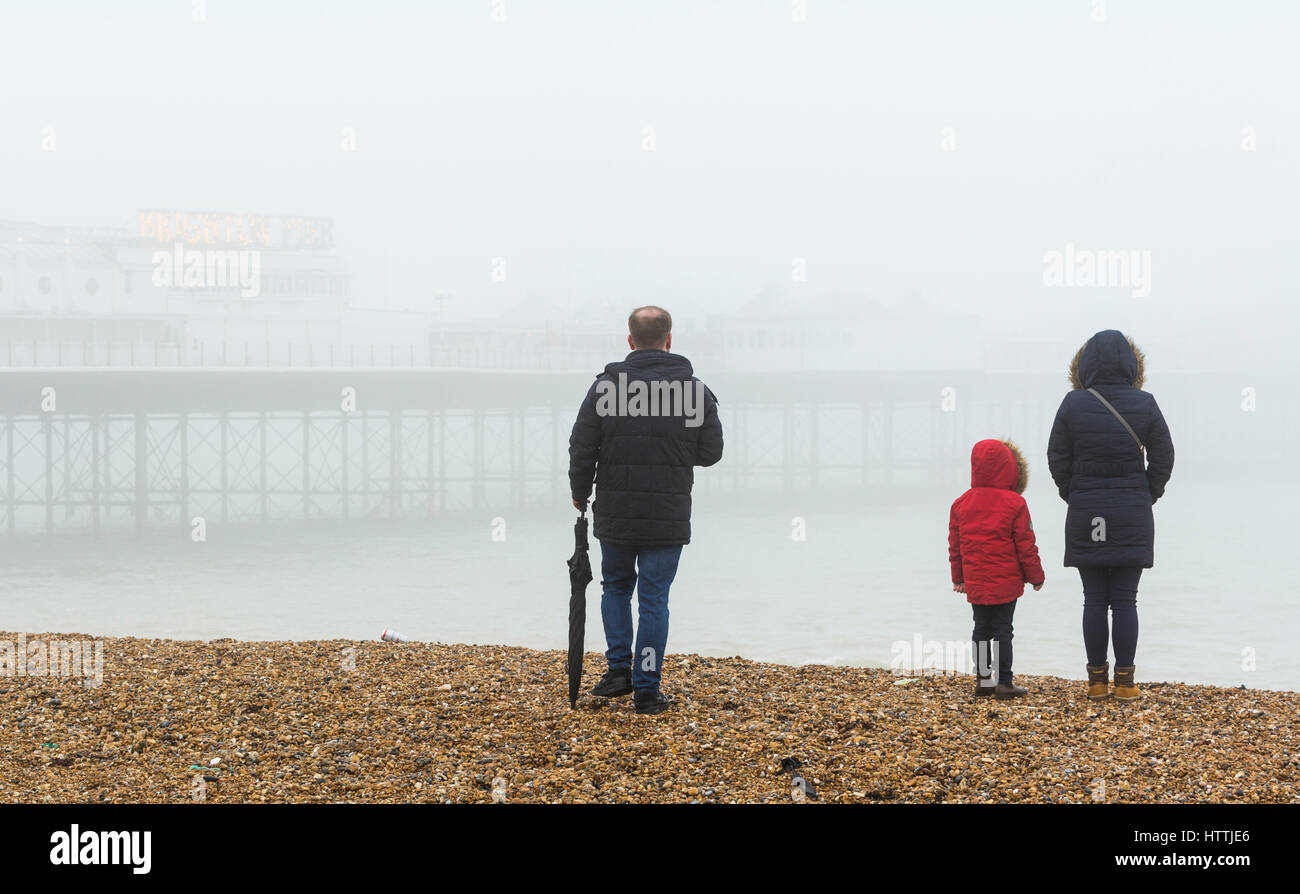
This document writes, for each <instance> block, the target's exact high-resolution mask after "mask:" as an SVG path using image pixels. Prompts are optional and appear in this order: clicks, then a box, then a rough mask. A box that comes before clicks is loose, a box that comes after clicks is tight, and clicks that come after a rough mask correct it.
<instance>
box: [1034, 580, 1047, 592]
mask: <svg viewBox="0 0 1300 894" xmlns="http://www.w3.org/2000/svg"><path fill="white" fill-rule="evenodd" d="M1045 583H1047V581H1043V582H1042V583H1039V584H1032V585H1031V586H1033V588H1034V590H1035V591H1038V590H1041V589H1043V584H1045Z"/></svg>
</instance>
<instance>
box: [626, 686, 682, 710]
mask: <svg viewBox="0 0 1300 894" xmlns="http://www.w3.org/2000/svg"><path fill="white" fill-rule="evenodd" d="M672 703H673V700H672V698H671V697H669V696H667V695H664V694H663V693H662V692H660V691H659V690H658V689H656V690H654V691H653V692H648V691H643V692H637V693H633V695H632V704H633V706H634V707H635V708H636V712H637V713H638V714H658V713H660V712H662V711H667V710H668V708H669V707H670V706H671V705H672Z"/></svg>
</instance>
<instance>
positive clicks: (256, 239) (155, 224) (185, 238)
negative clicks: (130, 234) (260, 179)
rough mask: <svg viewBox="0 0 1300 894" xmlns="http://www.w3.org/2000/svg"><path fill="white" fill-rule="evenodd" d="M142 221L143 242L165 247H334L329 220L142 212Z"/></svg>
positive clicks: (283, 216) (204, 213)
mask: <svg viewBox="0 0 1300 894" xmlns="http://www.w3.org/2000/svg"><path fill="white" fill-rule="evenodd" d="M139 218H140V229H139V235H140V238H141V239H144V240H146V241H148V242H158V243H162V244H165V245H172V244H174V243H177V242H183V243H186V244H188V245H210V246H244V247H248V248H266V249H273V250H293V249H319V250H324V249H330V248H333V247H334V233H333V231H332V227H333V221H332V220H330V219H329V218H328V217H303V216H302V215H292V214H287V215H270V214H229V213H225V212H213V211H157V210H147V211H141V212H140V213H139Z"/></svg>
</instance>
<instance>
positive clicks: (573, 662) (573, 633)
mask: <svg viewBox="0 0 1300 894" xmlns="http://www.w3.org/2000/svg"><path fill="white" fill-rule="evenodd" d="M588 548H589V547H588V543H587V513H585V512H584V513H583V514H582V515H580V516H578V520H577V521H576V522H574V523H573V556H572V558H570V559H569V561H568V565H569V707H570V708H576V707H577V705H578V689H579V687H580V686H581V685H582V653H583V650H584V649H585V647H586V633H587V584H589V583H591V557H590V556H588V555H587V550H588Z"/></svg>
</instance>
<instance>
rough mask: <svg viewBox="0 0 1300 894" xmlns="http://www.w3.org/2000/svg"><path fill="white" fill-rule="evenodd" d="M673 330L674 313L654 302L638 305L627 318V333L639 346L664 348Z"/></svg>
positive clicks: (633, 342)
mask: <svg viewBox="0 0 1300 894" xmlns="http://www.w3.org/2000/svg"><path fill="white" fill-rule="evenodd" d="M672 331H673V318H672V314H670V313H668V311H666V310H664V309H663V308H662V307H655V306H654V305H653V304H647V305H646V306H645V307H638V308H637V309H636V310H634V311H632V313H631V315H629V316H628V318H627V333H628V335H630V336H632V344H634V345H636V346H637V347H638V348H662V347H663V346H664V343H665V342H667V341H668V336H669V334H671V333H672Z"/></svg>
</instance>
